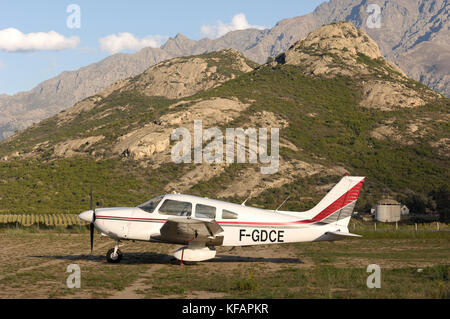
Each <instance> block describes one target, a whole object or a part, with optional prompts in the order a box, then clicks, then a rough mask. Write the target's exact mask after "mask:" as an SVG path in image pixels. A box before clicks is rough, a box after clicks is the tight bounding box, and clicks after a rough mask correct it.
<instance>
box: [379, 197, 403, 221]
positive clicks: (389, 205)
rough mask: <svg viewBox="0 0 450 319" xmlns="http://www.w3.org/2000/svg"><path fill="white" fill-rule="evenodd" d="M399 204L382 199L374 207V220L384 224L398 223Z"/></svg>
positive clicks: (391, 200)
mask: <svg viewBox="0 0 450 319" xmlns="http://www.w3.org/2000/svg"><path fill="white" fill-rule="evenodd" d="M400 208H401V204H400V203H399V202H397V201H395V200H393V199H383V200H380V201H379V202H378V203H377V206H376V207H375V219H376V220H377V221H380V222H384V223H394V222H398V221H400Z"/></svg>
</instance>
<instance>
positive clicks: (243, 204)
mask: <svg viewBox="0 0 450 319" xmlns="http://www.w3.org/2000/svg"><path fill="white" fill-rule="evenodd" d="M250 197H251V196H249V197H247V199H246V200H244V202H243V203H242V204H241V206H245V203H247V201H248V200H249V199H250Z"/></svg>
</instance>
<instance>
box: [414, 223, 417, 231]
mask: <svg viewBox="0 0 450 319" xmlns="http://www.w3.org/2000/svg"><path fill="white" fill-rule="evenodd" d="M414 226H415V228H416V231H417V223H414Z"/></svg>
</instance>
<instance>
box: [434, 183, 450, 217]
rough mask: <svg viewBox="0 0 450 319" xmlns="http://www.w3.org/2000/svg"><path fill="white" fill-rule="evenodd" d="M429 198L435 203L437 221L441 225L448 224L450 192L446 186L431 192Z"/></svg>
mask: <svg viewBox="0 0 450 319" xmlns="http://www.w3.org/2000/svg"><path fill="white" fill-rule="evenodd" d="M431 196H432V197H433V199H434V201H435V202H436V211H437V212H438V213H439V220H440V221H441V222H443V223H449V222H450V191H449V188H448V186H447V185H443V186H441V188H439V189H438V190H437V191H433V192H431Z"/></svg>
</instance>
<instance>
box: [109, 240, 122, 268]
mask: <svg viewBox="0 0 450 319" xmlns="http://www.w3.org/2000/svg"><path fill="white" fill-rule="evenodd" d="M120 246H121V245H120V241H116V246H115V247H114V248H111V249H110V250H108V252H107V253H106V260H107V261H108V262H109V263H111V264H118V263H120V261H121V260H122V252H121V251H120V250H119V247H120Z"/></svg>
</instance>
